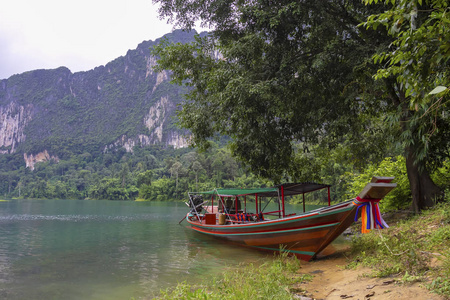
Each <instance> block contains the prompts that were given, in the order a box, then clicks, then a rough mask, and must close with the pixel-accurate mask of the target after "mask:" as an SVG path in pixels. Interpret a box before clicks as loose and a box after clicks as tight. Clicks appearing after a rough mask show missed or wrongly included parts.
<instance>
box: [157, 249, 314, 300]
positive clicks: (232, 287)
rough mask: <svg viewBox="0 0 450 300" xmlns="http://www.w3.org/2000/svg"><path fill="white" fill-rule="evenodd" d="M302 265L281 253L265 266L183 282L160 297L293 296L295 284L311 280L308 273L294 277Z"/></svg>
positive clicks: (249, 297)
mask: <svg viewBox="0 0 450 300" xmlns="http://www.w3.org/2000/svg"><path fill="white" fill-rule="evenodd" d="M299 267H300V264H299V261H298V260H297V259H295V258H288V257H286V256H280V257H278V258H276V259H274V261H272V262H266V263H264V264H262V265H255V264H249V265H242V266H240V267H239V268H238V269H237V270H227V271H225V272H224V273H223V274H222V275H221V276H219V277H216V278H213V279H212V280H211V282H208V283H207V285H205V286H201V287H197V286H190V285H188V284H187V283H180V284H178V285H177V287H176V288H174V289H173V290H166V291H163V292H162V295H161V297H159V298H158V299H230V300H232V299H233V300H234V299H236V300H237V299H292V293H291V292H290V289H291V286H292V284H294V283H295V282H297V281H305V280H308V276H301V277H297V278H296V276H294V275H295V272H296V271H297V270H298V268H299Z"/></svg>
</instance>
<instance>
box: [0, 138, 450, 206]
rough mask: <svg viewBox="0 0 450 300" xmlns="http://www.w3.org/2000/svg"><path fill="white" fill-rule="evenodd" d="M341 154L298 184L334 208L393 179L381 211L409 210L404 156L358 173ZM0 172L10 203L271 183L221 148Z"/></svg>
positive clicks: (8, 162) (147, 151)
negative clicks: (375, 180)
mask: <svg viewBox="0 0 450 300" xmlns="http://www.w3.org/2000/svg"><path fill="white" fill-rule="evenodd" d="M341 153H343V151H342V149H340V150H339V149H338V150H336V151H331V152H327V154H326V155H324V156H322V157H320V156H316V157H315V158H314V159H313V158H312V157H311V159H310V160H305V163H304V169H305V175H304V176H305V177H304V178H298V179H297V181H302V182H304V181H316V182H320V183H326V184H331V185H332V188H331V194H332V201H334V202H339V201H343V200H346V199H350V198H352V197H354V196H356V195H357V194H358V192H359V191H360V190H361V189H362V187H363V186H364V185H365V184H366V183H367V182H368V181H370V178H371V176H374V175H379V176H395V177H396V179H395V181H396V182H397V183H398V188H397V189H396V190H394V192H392V193H391V195H390V196H388V197H387V198H386V199H385V201H383V203H382V206H384V208H385V209H396V208H401V207H405V206H408V205H410V202H411V191H410V188H409V182H408V178H407V175H406V167H405V159H404V157H402V156H401V155H398V156H395V157H388V158H385V159H384V160H382V161H380V162H379V163H376V164H370V165H368V166H366V167H365V168H364V169H363V170H358V168H356V167H355V166H354V165H352V164H351V163H350V162H348V160H345V159H343V158H342V156H341ZM308 155H309V154H308ZM307 161H308V163H306V162H307ZM0 165H2V166H3V168H4V170H3V171H2V172H0V193H1V195H2V196H3V197H5V198H31V199H92V200H96V199H110V200H136V199H142V200H149V201H177V200H183V199H186V194H187V192H188V191H201V190H210V189H213V188H215V187H265V186H272V185H273V184H274V182H272V181H270V180H265V179H261V178H257V177H256V176H255V175H253V174H252V173H250V172H249V171H248V170H247V169H246V168H244V167H243V166H242V165H241V164H240V163H239V162H238V161H236V160H235V159H234V158H233V157H232V156H231V154H230V151H229V150H228V149H227V148H226V147H224V146H223V147H221V146H218V145H217V144H213V146H212V147H211V148H210V149H209V150H208V151H205V152H201V153H200V152H198V151H195V150H193V149H191V148H185V149H173V148H170V147H169V148H167V147H162V146H151V147H145V148H140V147H135V149H134V151H133V153H128V152H125V150H118V151H114V152H111V153H105V154H102V155H97V156H93V155H92V154H90V153H87V152H86V153H82V154H80V155H72V156H70V159H65V160H60V161H59V162H55V161H48V162H41V163H37V164H36V165H35V169H34V170H33V171H31V170H30V169H28V168H26V167H25V163H24V161H23V158H21V156H20V155H18V154H13V155H3V156H0ZM8 168H9V170H8ZM449 168H450V163H449V162H447V164H445V166H444V167H443V168H441V169H438V170H437V171H436V172H435V174H434V179H435V181H436V182H437V183H439V184H440V185H441V186H442V187H444V188H445V187H447V188H448V184H449V182H450V175H449V174H450V172H449ZM5 169H7V170H5ZM326 199H327V195H326V192H325V193H323V194H319V195H318V196H317V195H308V198H307V200H308V201H314V202H315V203H320V202H321V201H323V202H325V201H326ZM291 201H294V202H295V201H300V199H291Z"/></svg>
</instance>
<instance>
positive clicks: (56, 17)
mask: <svg viewBox="0 0 450 300" xmlns="http://www.w3.org/2000/svg"><path fill="white" fill-rule="evenodd" d="M1 2H3V3H1V4H0V7H1V10H0V79H4V78H8V77H9V76H11V75H13V74H16V73H22V72H25V71H28V70H33V69H41V68H44V69H49V68H57V67H59V66H66V67H68V68H69V69H70V70H71V71H72V72H76V71H85V70H89V69H92V68H94V67H96V66H99V65H104V64H106V63H107V62H109V61H111V60H113V59H114V58H116V57H119V56H121V55H125V54H126V52H127V51H128V49H134V48H136V46H137V45H138V44H139V43H141V42H142V41H144V40H155V39H156V38H159V37H161V36H163V35H164V34H166V33H169V32H170V31H172V29H173V28H172V25H170V24H167V22H166V21H165V20H160V19H159V17H158V14H157V6H154V5H153V4H152V2H151V0H128V1H117V0H110V1H107V0H77V1H67V0H66V1H61V0H39V1H36V0H14V1H11V0H2V1H1Z"/></svg>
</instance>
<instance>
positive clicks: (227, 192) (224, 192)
mask: <svg viewBox="0 0 450 300" xmlns="http://www.w3.org/2000/svg"><path fill="white" fill-rule="evenodd" d="M277 192H278V189H277V188H253V189H215V190H212V191H207V192H199V193H195V194H203V195H218V196H223V197H227V196H244V195H255V194H258V195H259V194H264V193H277Z"/></svg>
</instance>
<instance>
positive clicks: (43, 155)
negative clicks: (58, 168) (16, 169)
mask: <svg viewBox="0 0 450 300" xmlns="http://www.w3.org/2000/svg"><path fill="white" fill-rule="evenodd" d="M23 159H24V160H25V164H26V167H27V168H30V170H32V171H33V170H34V166H35V164H36V163H38V162H44V161H49V160H53V161H55V162H59V158H58V157H56V156H50V155H49V154H48V152H47V150H44V151H43V152H40V153H37V154H30V155H28V154H27V153H24V154H23Z"/></svg>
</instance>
